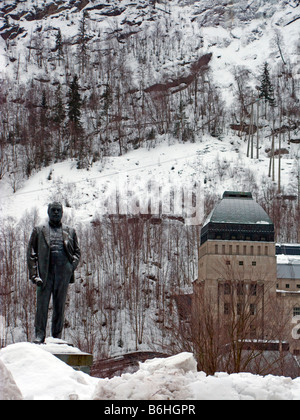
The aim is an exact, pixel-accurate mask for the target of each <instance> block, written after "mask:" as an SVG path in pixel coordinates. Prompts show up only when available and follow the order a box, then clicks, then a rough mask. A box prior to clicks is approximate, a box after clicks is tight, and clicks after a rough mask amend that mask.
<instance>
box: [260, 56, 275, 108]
mask: <svg viewBox="0 0 300 420" xmlns="http://www.w3.org/2000/svg"><path fill="white" fill-rule="evenodd" d="M259 92H260V93H259V97H260V98H263V99H265V102H269V104H270V105H271V106H275V98H274V88H273V85H272V83H271V80H270V73H269V67H268V63H265V64H264V71H263V74H262V76H261V85H260V87H259Z"/></svg>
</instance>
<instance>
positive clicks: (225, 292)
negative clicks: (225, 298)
mask: <svg viewBox="0 0 300 420" xmlns="http://www.w3.org/2000/svg"><path fill="white" fill-rule="evenodd" d="M230 292H231V287H230V284H229V283H225V284H224V295H230Z"/></svg>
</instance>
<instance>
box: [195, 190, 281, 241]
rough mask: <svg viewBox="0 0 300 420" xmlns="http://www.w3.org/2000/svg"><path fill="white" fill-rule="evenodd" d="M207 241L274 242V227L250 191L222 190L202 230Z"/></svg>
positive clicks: (202, 236) (203, 237) (203, 238)
mask: <svg viewBox="0 0 300 420" xmlns="http://www.w3.org/2000/svg"><path fill="white" fill-rule="evenodd" d="M207 239H221V240H222V239H223V240H230V239H231V240H246V241H268V242H270V241H271V242H273V241H274V225H273V222H272V220H271V219H270V217H269V216H268V215H267V213H266V212H265V211H264V209H263V208H262V207H261V206H260V205H259V204H258V203H256V201H255V200H253V198H252V194H251V193H250V192H235V191H225V192H224V194H223V198H222V200H221V201H220V202H219V203H218V204H217V205H216V206H215V208H214V209H213V211H212V212H211V213H210V215H209V216H208V218H207V219H206V221H205V222H204V225H203V228H202V230H201V243H203V242H205V241H206V240H207Z"/></svg>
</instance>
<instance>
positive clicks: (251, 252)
mask: <svg viewBox="0 0 300 420" xmlns="http://www.w3.org/2000/svg"><path fill="white" fill-rule="evenodd" d="M250 254H251V255H253V254H254V246H253V245H251V246H250Z"/></svg>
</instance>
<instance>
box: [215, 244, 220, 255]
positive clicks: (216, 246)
mask: <svg viewBox="0 0 300 420" xmlns="http://www.w3.org/2000/svg"><path fill="white" fill-rule="evenodd" d="M218 253H219V247H218V245H215V254H218Z"/></svg>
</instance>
